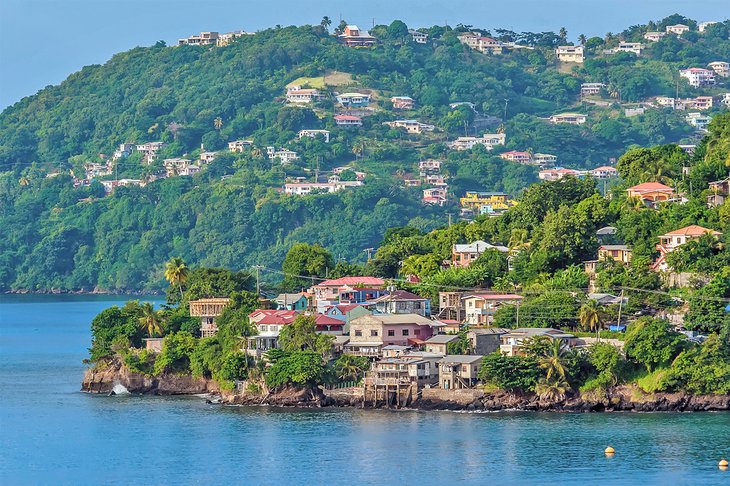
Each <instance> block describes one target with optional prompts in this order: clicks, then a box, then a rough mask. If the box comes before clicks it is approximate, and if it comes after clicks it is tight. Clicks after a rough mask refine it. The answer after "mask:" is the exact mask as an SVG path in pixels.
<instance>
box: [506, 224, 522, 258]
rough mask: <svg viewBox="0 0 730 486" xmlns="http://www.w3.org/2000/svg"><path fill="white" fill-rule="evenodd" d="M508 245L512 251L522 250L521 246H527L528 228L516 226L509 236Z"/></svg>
mask: <svg viewBox="0 0 730 486" xmlns="http://www.w3.org/2000/svg"><path fill="white" fill-rule="evenodd" d="M507 246H508V248H509V250H510V253H512V252H513V251H517V250H520V249H521V248H523V247H525V246H527V230H526V229H521V228H514V229H513V230H512V232H511V233H510V236H509V242H508V243H507Z"/></svg>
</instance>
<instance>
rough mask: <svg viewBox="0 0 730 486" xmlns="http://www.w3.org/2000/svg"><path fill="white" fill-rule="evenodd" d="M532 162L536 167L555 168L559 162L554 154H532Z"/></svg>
mask: <svg viewBox="0 0 730 486" xmlns="http://www.w3.org/2000/svg"><path fill="white" fill-rule="evenodd" d="M530 162H531V163H533V164H535V165H552V166H555V164H556V163H557V162H558V156H557V155H553V154H540V153H537V154H532V159H531V160H530Z"/></svg>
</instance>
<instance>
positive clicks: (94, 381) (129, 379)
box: [81, 361, 221, 395]
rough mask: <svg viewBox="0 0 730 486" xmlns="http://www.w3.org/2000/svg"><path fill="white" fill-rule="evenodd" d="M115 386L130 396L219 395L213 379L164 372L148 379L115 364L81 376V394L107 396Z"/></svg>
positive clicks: (90, 369)
mask: <svg viewBox="0 0 730 486" xmlns="http://www.w3.org/2000/svg"><path fill="white" fill-rule="evenodd" d="M116 385H122V386H123V387H124V388H126V389H127V390H128V391H129V392H130V393H143V394H151V395H194V394H199V393H220V391H221V390H220V386H218V383H216V382H215V381H213V380H209V379H205V378H195V377H193V376H191V375H178V374H172V373H165V374H162V375H159V376H147V375H144V374H142V373H135V372H133V371H130V370H129V369H128V368H127V367H126V366H124V365H122V364H121V363H119V362H117V361H113V362H110V363H106V364H105V365H98V364H97V365H96V366H94V367H93V368H89V369H87V370H86V372H85V373H84V378H83V381H82V383H81V391H84V392H88V393H104V394H108V393H110V392H112V391H113V389H114V387H115V386H116Z"/></svg>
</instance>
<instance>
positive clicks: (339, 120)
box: [334, 115, 362, 127]
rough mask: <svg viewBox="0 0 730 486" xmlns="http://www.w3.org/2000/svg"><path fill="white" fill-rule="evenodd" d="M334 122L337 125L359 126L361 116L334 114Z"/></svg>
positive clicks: (360, 124)
mask: <svg viewBox="0 0 730 486" xmlns="http://www.w3.org/2000/svg"><path fill="white" fill-rule="evenodd" d="M334 118H335V124H336V125H337V126H338V127H361V126H362V118H360V117H359V116H355V115H335V117H334Z"/></svg>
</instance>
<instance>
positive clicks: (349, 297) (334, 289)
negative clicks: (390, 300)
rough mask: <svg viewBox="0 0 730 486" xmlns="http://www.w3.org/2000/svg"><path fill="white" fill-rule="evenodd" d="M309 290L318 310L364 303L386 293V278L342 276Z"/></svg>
mask: <svg viewBox="0 0 730 486" xmlns="http://www.w3.org/2000/svg"><path fill="white" fill-rule="evenodd" d="M309 292H310V293H311V294H312V295H313V296H314V305H315V307H316V309H317V312H320V313H324V312H326V310H327V309H328V308H329V307H331V306H333V305H339V304H362V303H365V302H367V301H369V300H373V299H377V298H378V297H380V296H381V295H384V294H385V292H386V291H385V280H383V279H381V278H378V277H366V276H363V277H342V278H337V279H330V280H325V281H323V282H320V283H319V284H317V285H314V286H312V287H311V288H310V289H309Z"/></svg>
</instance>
